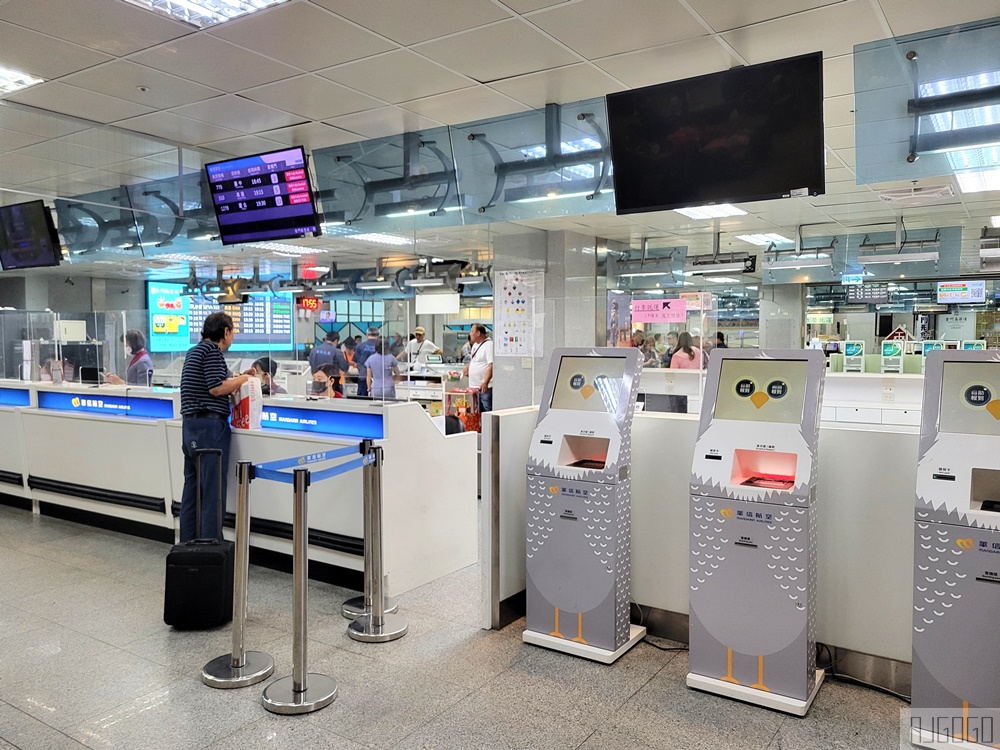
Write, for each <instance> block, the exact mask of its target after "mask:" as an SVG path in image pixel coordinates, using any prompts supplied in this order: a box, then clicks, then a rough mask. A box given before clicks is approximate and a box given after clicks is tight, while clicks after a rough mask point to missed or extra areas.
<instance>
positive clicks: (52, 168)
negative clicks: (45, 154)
mask: <svg viewBox="0 0 1000 750" xmlns="http://www.w3.org/2000/svg"><path fill="white" fill-rule="evenodd" d="M79 170H80V167H78V166H76V165H69V164H59V163H58V162H54V161H50V160H49V159H39V158H36V157H33V156H25V155H23V154H0V174H3V175H4V177H5V179H6V177H7V176H8V172H9V173H24V172H27V173H30V174H31V175H32V177H33V178H38V179H41V178H43V177H55V176H56V175H60V174H72V173H73V172H78V171H79Z"/></svg>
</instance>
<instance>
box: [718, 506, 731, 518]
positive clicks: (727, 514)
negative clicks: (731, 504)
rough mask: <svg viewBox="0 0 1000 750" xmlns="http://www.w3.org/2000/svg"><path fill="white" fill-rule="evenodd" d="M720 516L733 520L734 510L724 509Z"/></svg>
mask: <svg viewBox="0 0 1000 750" xmlns="http://www.w3.org/2000/svg"><path fill="white" fill-rule="evenodd" d="M719 515H721V516H722V517H723V518H732V517H733V509H732V508H723V509H722V510H720V511H719Z"/></svg>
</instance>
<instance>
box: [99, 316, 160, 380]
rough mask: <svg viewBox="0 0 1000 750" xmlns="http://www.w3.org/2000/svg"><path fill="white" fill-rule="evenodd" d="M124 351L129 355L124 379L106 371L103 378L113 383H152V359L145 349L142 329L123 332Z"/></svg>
mask: <svg viewBox="0 0 1000 750" xmlns="http://www.w3.org/2000/svg"><path fill="white" fill-rule="evenodd" d="M125 353H126V354H128V355H129V356H130V357H131V360H130V361H129V363H128V369H127V370H126V371H125V379H124V380H122V379H121V378H120V377H118V376H117V375H115V374H114V373H113V372H110V373H108V374H107V375H106V376H105V378H104V380H105V382H108V383H113V384H114V385H144V386H147V387H148V386H150V385H152V384H153V360H152V359H150V357H149V352H147V351H146V337H145V336H143V335H142V331H137V330H135V329H134V328H133V329H131V330H129V331H126V332H125Z"/></svg>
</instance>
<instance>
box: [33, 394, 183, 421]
mask: <svg viewBox="0 0 1000 750" xmlns="http://www.w3.org/2000/svg"><path fill="white" fill-rule="evenodd" d="M38 408H39V409H49V410H51V411H68V412H78V413H85V414H102V415H104V416H109V417H129V418H131V419H173V418H174V403H173V401H170V400H168V399H161V398H133V397H130V396H99V395H97V394H96V393H95V394H93V395H88V394H82V393H57V392H53V391H39V392H38Z"/></svg>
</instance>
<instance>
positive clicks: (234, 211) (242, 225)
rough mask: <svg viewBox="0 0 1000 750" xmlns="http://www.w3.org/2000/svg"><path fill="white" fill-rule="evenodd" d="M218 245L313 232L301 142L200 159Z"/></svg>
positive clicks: (313, 217) (315, 224)
mask: <svg viewBox="0 0 1000 750" xmlns="http://www.w3.org/2000/svg"><path fill="white" fill-rule="evenodd" d="M205 172H206V173H207V174H208V181H209V185H210V187H211V192H212V203H213V205H214V206H215V216H216V219H218V221H219V236H220V237H221V239H222V244H223V245H235V244H238V243H242V242H261V241H270V240H281V239H291V238H295V237H305V236H309V235H318V234H319V233H320V229H319V220H318V218H317V216H316V207H315V202H314V196H313V189H312V185H311V183H310V182H309V171H308V169H306V154H305V149H303V148H302V147H301V146H296V147H294V148H289V149H284V150H281V151H272V152H269V153H266V154H257V155H255V156H244V157H241V158H239V159H229V160H227V161H219V162H214V163H212V164H206V165H205Z"/></svg>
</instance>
